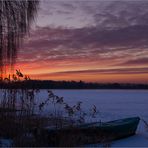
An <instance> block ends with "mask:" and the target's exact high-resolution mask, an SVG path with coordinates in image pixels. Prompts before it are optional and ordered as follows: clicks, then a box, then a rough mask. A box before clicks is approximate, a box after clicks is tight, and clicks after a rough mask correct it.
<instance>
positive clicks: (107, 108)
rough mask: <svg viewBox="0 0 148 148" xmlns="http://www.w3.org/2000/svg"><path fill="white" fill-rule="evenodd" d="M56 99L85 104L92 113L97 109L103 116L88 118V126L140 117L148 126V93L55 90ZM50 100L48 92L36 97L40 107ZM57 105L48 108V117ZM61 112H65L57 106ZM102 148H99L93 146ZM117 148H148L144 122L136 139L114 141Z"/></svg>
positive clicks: (41, 92)
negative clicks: (92, 108) (98, 122)
mask: <svg viewBox="0 0 148 148" xmlns="http://www.w3.org/2000/svg"><path fill="white" fill-rule="evenodd" d="M52 91H53V92H54V94H55V95H57V96H59V97H64V100H65V102H67V103H68V104H70V105H75V104H76V103H77V102H78V101H82V102H83V103H82V108H83V110H84V111H85V112H89V111H90V108H91V107H92V106H93V105H95V106H96V107H97V110H98V111H99V114H98V115H97V118H94V119H92V118H88V119H87V121H88V122H93V121H99V120H101V121H110V120H115V119H120V118H127V117H133V116H139V117H140V118H142V119H144V120H146V121H147V122H148V90H52ZM47 98H48V93H47V90H40V92H39V93H38V94H37V95H36V99H37V102H36V103H37V104H38V103H39V102H42V101H44V100H46V99H47ZM52 107H53V105H51V104H50V103H49V104H48V106H45V109H44V113H46V114H48V113H51V110H52V109H53V108H52ZM57 109H59V110H62V108H61V107H60V106H59V107H58V106H57ZM93 146H99V145H93ZM111 146H113V147H114V146H115V147H123V146H124V147H137V146H138V147H148V131H146V129H145V127H144V124H143V122H142V121H140V124H139V126H138V130H137V134H136V135H135V136H132V137H129V138H126V139H122V140H118V141H113V142H112V143H111Z"/></svg>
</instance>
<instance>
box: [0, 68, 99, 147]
mask: <svg viewBox="0 0 148 148" xmlns="http://www.w3.org/2000/svg"><path fill="white" fill-rule="evenodd" d="M29 80H30V78H29V77H28V76H26V75H23V74H22V73H21V72H20V70H16V74H14V75H12V76H10V75H9V76H8V77H7V78H4V79H3V80H2V81H4V82H5V83H14V82H18V81H29ZM39 92H40V90H37V89H25V88H20V89H13V88H9V89H2V90H1V98H0V137H3V138H11V139H12V140H13V145H14V146H46V144H47V143H48V142H47V143H46V141H45V140H47V141H48V139H47V137H46V136H45V137H42V138H39V139H38V136H39V137H40V136H41V135H40V132H41V130H42V129H44V128H45V127H50V128H51V127H52V128H54V129H62V128H63V127H65V126H68V127H71V128H73V127H74V126H75V125H77V124H82V123H85V117H86V116H88V115H90V114H87V113H86V112H84V111H83V109H82V102H77V103H76V104H75V105H69V104H68V103H67V102H65V100H64V98H63V97H59V96H57V95H55V94H54V93H53V92H52V91H51V90H47V93H48V97H47V99H45V100H44V101H42V102H40V103H39V104H36V102H37V100H36V99H37V98H36V96H37V95H38V93H39ZM49 104H50V106H51V105H52V106H53V112H50V113H49V114H48V116H42V113H43V111H44V108H45V107H47V106H48V105H49ZM37 111H38V112H37ZM63 112H64V114H63ZM96 114H97V108H96V106H95V105H94V106H93V107H92V109H91V117H92V118H95V116H96ZM45 135H46V134H45ZM36 136H37V137H36ZM42 136H43V135H42ZM62 137H63V140H64V135H63V136H62ZM65 137H66V136H65ZM65 140H66V139H65ZM56 142H58V141H56ZM73 143H75V142H74V140H73V141H71V142H70V141H69V146H70V145H73ZM75 144H76V143H75ZM60 145H61V146H63V141H60Z"/></svg>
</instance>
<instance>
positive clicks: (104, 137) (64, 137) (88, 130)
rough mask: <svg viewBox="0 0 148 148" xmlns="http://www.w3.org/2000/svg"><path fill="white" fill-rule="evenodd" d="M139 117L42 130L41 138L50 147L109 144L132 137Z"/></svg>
mask: <svg viewBox="0 0 148 148" xmlns="http://www.w3.org/2000/svg"><path fill="white" fill-rule="evenodd" d="M139 121H140V118H139V117H134V118H126V119H121V120H115V121H111V122H106V123H99V122H95V123H90V124H83V125H79V126H75V127H71V128H68V127H65V128H63V129H56V130H55V129H50V130H49V129H48V128H47V129H46V128H45V129H43V130H42V132H41V133H42V134H41V135H42V138H44V139H46V141H48V145H50V146H80V145H84V144H91V143H102V142H109V141H112V140H116V139H121V138H124V137H128V136H132V135H134V134H135V133H136V129H137V126H138V123H139Z"/></svg>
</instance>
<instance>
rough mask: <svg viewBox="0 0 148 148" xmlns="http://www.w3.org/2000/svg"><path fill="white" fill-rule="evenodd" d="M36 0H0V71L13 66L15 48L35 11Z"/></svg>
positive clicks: (2, 71) (25, 31) (15, 53)
mask: <svg viewBox="0 0 148 148" xmlns="http://www.w3.org/2000/svg"><path fill="white" fill-rule="evenodd" d="M37 6H38V0H0V72H1V74H3V73H5V71H6V67H11V68H12V67H13V65H14V63H15V59H16V56H17V49H18V47H19V44H20V42H21V40H22V38H23V36H24V35H25V34H26V33H27V32H28V30H29V26H30V23H31V22H32V20H33V19H34V16H35V14H36V12H37Z"/></svg>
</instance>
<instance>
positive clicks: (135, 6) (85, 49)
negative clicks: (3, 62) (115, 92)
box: [16, 0, 148, 83]
mask: <svg viewBox="0 0 148 148" xmlns="http://www.w3.org/2000/svg"><path fill="white" fill-rule="evenodd" d="M16 68H18V69H20V70H21V71H22V72H24V73H26V74H28V75H30V77H31V78H32V79H41V80H75V81H80V80H82V81H86V82H100V83H108V82H111V83H112V82H118V83H148V1H145V0H139V1H137V0H132V1H129V0H128V1H127V0H116V1H111V0H109V1H105V0H87V1H86V0H40V5H39V9H38V14H37V16H36V19H35V22H34V23H33V24H32V27H31V28H30V34H29V36H28V35H27V36H26V37H25V38H24V43H23V44H22V46H21V47H20V50H19V51H18V58H17V64H16Z"/></svg>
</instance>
